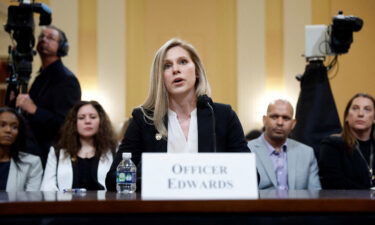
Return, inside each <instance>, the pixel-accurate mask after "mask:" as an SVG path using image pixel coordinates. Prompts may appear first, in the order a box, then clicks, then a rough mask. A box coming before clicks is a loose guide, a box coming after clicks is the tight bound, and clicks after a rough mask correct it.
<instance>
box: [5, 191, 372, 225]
mask: <svg viewBox="0 0 375 225" xmlns="http://www.w3.org/2000/svg"><path fill="white" fill-rule="evenodd" d="M21 223H22V224H80V225H82V224H91V225H92V224H163V225H164V224H176V225H178V224H192V225H198V224H351V225H354V224H375V191H370V190H355V191H354V190H346V191H338V190H322V191H306V190H300V191H282V192H277V191H275V190H272V191H266V190H263V191H260V192H259V198H258V199H254V200H188V201H186V200H184V201H170V200H168V201H163V200H158V201H155V200H152V201H147V200H142V199H141V197H140V195H138V194H137V195H136V194H134V195H126V194H118V193H115V192H105V191H98V192H96V191H88V192H86V193H77V194H73V193H61V192H0V224H21Z"/></svg>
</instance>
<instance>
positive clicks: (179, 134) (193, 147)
mask: <svg viewBox="0 0 375 225" xmlns="http://www.w3.org/2000/svg"><path fill="white" fill-rule="evenodd" d="M167 152H168V153H197V152H198V121H197V109H194V110H193V111H192V112H191V113H190V124H189V133H188V138H187V140H186V138H185V135H184V132H183V131H182V128H181V126H180V123H179V122H178V119H177V114H176V113H175V112H173V111H172V110H170V109H168V150H167Z"/></svg>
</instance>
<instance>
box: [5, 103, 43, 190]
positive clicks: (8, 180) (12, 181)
mask: <svg viewBox="0 0 375 225" xmlns="http://www.w3.org/2000/svg"><path fill="white" fill-rule="evenodd" d="M26 133H27V132H26V126H25V122H24V119H23V118H22V117H21V116H20V115H19V114H18V113H17V112H16V111H15V110H14V109H11V108H7V107H4V108H0V190H6V191H38V190H39V187H40V182H41V180H42V174H43V169H42V162H41V161H40V158H39V157H38V156H34V155H31V154H27V153H24V152H21V151H24V150H25V147H26Z"/></svg>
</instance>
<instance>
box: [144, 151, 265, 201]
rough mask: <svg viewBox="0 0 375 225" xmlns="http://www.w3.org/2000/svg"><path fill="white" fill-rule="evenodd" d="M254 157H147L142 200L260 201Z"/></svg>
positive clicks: (177, 155)
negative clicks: (258, 199)
mask: <svg viewBox="0 0 375 225" xmlns="http://www.w3.org/2000/svg"><path fill="white" fill-rule="evenodd" d="M256 198H258V182H257V173H256V165H255V155H254V153H198V154H192V153H190V154H189V153H187V154H185V153H175V154H173V153H143V154H142V199H145V200H152V199H164V200H171V199H256Z"/></svg>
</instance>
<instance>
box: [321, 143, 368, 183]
mask: <svg viewBox="0 0 375 225" xmlns="http://www.w3.org/2000/svg"><path fill="white" fill-rule="evenodd" d="M318 161H319V175H320V179H321V183H322V187H323V189H369V188H370V187H371V184H370V178H369V172H368V168H367V165H366V163H365V162H364V161H363V159H362V158H361V156H360V155H359V153H358V152H357V150H354V151H353V152H352V153H349V152H348V149H347V147H346V145H345V143H344V141H343V139H342V138H341V137H338V136H330V137H328V138H326V139H324V140H323V141H322V145H321V147H320V157H319V160H318Z"/></svg>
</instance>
